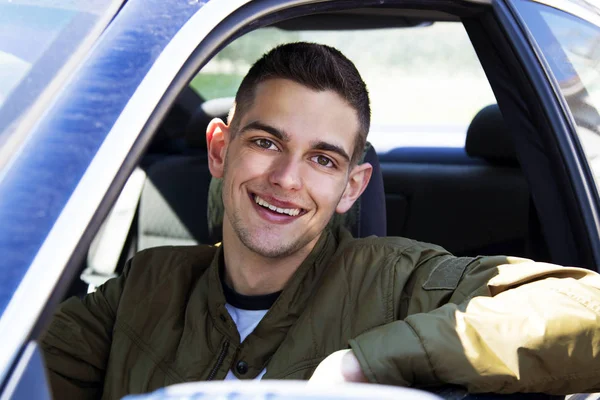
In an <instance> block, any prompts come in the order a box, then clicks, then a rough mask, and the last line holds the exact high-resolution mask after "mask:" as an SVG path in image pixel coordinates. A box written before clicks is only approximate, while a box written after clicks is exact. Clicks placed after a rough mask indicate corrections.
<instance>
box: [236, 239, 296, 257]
mask: <svg viewBox="0 0 600 400" xmlns="http://www.w3.org/2000/svg"><path fill="white" fill-rule="evenodd" d="M242 243H244V245H245V246H246V247H247V248H248V249H250V250H251V251H252V252H254V253H256V254H258V255H260V256H262V257H265V258H284V257H288V256H290V255H292V254H294V253H295V252H297V251H298V250H299V249H298V246H295V245H294V243H289V244H286V243H282V242H281V241H278V242H272V241H268V242H261V243H257V241H256V239H254V240H248V241H247V240H244V238H242Z"/></svg>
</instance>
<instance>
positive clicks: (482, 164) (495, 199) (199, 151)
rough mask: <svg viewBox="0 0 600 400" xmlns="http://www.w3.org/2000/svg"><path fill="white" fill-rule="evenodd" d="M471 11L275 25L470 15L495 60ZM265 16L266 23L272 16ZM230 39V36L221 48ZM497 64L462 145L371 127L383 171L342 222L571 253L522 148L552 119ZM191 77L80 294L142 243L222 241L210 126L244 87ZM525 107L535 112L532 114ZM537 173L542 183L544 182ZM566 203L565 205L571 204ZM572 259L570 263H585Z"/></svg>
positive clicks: (427, 104)
mask: <svg viewBox="0 0 600 400" xmlns="http://www.w3.org/2000/svg"><path fill="white" fill-rule="evenodd" d="M305 14H306V13H305ZM471 14H473V10H472V9H471V8H468V7H465V8H461V7H458V6H456V7H454V8H451V9H446V8H444V7H442V6H439V7H436V8H435V9H433V8H432V9H417V8H415V7H407V8H404V9H391V10H390V9H379V8H369V9H366V8H365V9H354V10H342V11H327V12H323V13H319V14H313V15H302V16H299V17H295V18H290V19H286V20H284V21H282V22H275V23H273V24H272V25H273V26H274V27H275V28H276V29H278V30H280V31H283V32H293V33H305V32H313V33H315V32H316V34H319V33H322V34H323V35H326V33H327V32H331V31H333V32H337V33H343V32H345V31H348V30H353V31H359V32H360V31H362V30H373V31H380V32H386V31H388V30H389V31H392V30H395V31H400V32H409V31H412V30H415V31H417V30H427V29H431V26H435V25H436V24H453V25H458V26H460V27H461V28H462V26H463V24H464V26H465V27H467V28H468V31H469V32H468V33H469V38H470V39H471V41H472V42H473V43H472V46H474V47H475V49H476V50H478V56H479V59H480V61H481V63H482V64H483V65H484V67H485V68H486V69H489V68H488V67H489V66H490V65H491V64H493V62H494V57H495V56H494V55H492V54H490V55H488V56H487V58H486V57H485V56H483V55H482V54H481V50H480V49H481V46H482V43H481V40H478V39H476V38H475V32H476V31H477V29H478V27H477V26H476V23H475V22H472V21H471V22H469V16H470V15H471ZM267 22H268V21H267ZM267 22H263V25H270V24H269V23H267ZM269 29H273V28H269ZM259 31H260V29H259ZM249 34H250V33H248V34H247V35H249ZM298 37H300V38H302V37H303V36H302V35H299V36H298ZM234 43H235V42H234ZM498 47H501V46H500V45H498ZM226 50H227V47H224V49H223V52H225V51H226ZM258 55H260V53H259V54H258ZM407 57H410V55H407ZM221 66H226V63H224V62H223V63H221ZM479 67H480V68H481V70H482V71H483V67H481V65H479ZM440 68H444V66H443V65H441V66H440ZM359 70H360V67H359ZM203 72H204V70H201V71H199V72H198V75H197V76H198V77H201V74H203ZM486 72H487V71H486ZM241 75H242V76H243V73H242V74H241ZM491 76H492V75H491V74H490V75H489V76H488V79H490V83H492V87H494V89H495V90H494V94H495V97H498V101H496V99H495V98H493V99H491V100H492V101H484V102H483V103H482V104H481V106H480V107H479V108H478V109H477V110H475V111H476V112H473V113H472V114H471V116H470V117H469V119H468V120H463V121H461V123H462V127H463V128H464V129H463V131H462V132H461V134H462V136H460V135H459V136H460V138H461V139H460V140H461V143H460V144H459V145H458V146H456V145H446V144H445V141H444V140H436V139H435V138H434V139H432V140H431V141H430V142H429V143H426V144H425V145H424V144H416V145H415V144H410V145H405V144H404V143H405V142H406V140H405V139H401V138H402V137H403V135H404V136H406V135H415V133H414V131H413V130H411V131H410V132H408V133H407V132H403V131H402V126H400V127H396V128H395V129H392V132H391V134H389V135H388V137H391V138H392V139H391V141H389V143H388V145H387V148H386V149H384V150H380V149H379V148H378V147H381V146H378V145H377V144H374V143H375V142H376V140H372V139H371V138H370V139H369V140H370V141H371V142H372V144H371V145H369V146H367V149H366V151H365V153H364V155H363V160H362V162H370V163H371V164H372V165H373V167H374V173H373V178H372V179H371V181H370V183H369V186H368V188H367V190H366V192H365V193H364V194H363V195H362V197H361V198H360V200H359V201H358V202H357V204H356V205H355V206H354V207H353V209H352V210H350V211H349V212H348V215H345V216H341V217H338V218H336V220H335V221H332V223H333V224H339V223H341V224H344V225H345V226H347V227H348V228H349V229H350V230H351V231H352V233H353V234H354V235H355V236H358V237H365V236H370V235H378V236H384V235H388V236H404V237H408V238H411V239H415V240H419V241H425V242H430V243H435V244H438V245H441V246H443V247H444V248H446V249H447V250H449V251H450V252H452V253H453V254H455V255H457V256H477V255H497V254H505V255H513V256H519V257H527V258H532V259H535V260H539V261H553V262H562V261H564V259H561V258H560V257H557V256H556V254H557V253H556V251H557V250H556V248H553V251H554V255H553V254H552V253H551V252H550V250H549V249H550V248H551V247H552V246H550V245H549V241H548V235H549V234H548V232H549V230H550V228H549V226H552V227H554V228H553V229H559V227H560V221H559V219H552V218H554V217H552V215H553V213H549V212H547V207H546V206H545V203H544V201H546V200H545V199H546V198H545V197H544V196H543V195H541V194H540V193H542V194H543V193H544V190H545V193H551V191H552V189H539V185H540V182H541V181H544V179H543V173H542V172H540V171H537V172H535V171H534V172H531V169H528V168H530V166H531V165H532V162H533V161H532V158H530V157H525V156H524V155H527V154H528V153H527V152H528V150H527V146H526V145H525V144H524V141H523V140H519V139H516V138H518V133H519V129H515V127H516V126H517V125H518V124H521V125H526V126H527V127H528V129H529V130H530V131H532V132H533V131H536V130H537V127H539V126H541V125H542V124H541V123H539V121H536V118H535V115H536V112H535V111H532V112H531V113H530V114H528V112H523V109H527V108H528V107H529V106H528V104H526V105H524V106H522V107H521V109H519V107H516V106H514V104H519V103H518V101H517V100H514V99H513V100H512V101H511V100H508V99H507V94H506V93H510V92H511V90H512V91H513V92H514V91H515V90H516V89H514V88H512V87H510V86H515V85H516V82H512V83H511V84H507V86H509V88H508V89H506V90H504V91H503V90H500V89H498V86H499V84H498V82H499V81H502V80H503V82H505V83H506V82H511V79H512V78H511V77H506V76H504V77H502V73H498V74H497V75H496V77H491ZM194 81H196V78H194ZM194 81H193V82H194ZM193 82H192V85H190V86H188V87H186V88H185V89H184V90H183V91H182V92H181V93H180V94H179V96H178V97H177V99H176V101H175V102H174V104H173V105H172V107H171V108H170V111H169V112H168V114H167V115H166V117H165V118H164V119H163V122H162V125H161V126H160V127H159V128H158V129H157V131H156V132H155V135H154V138H153V141H152V143H151V144H150V145H149V146H148V147H147V149H146V152H145V154H144V156H143V158H142V159H141V160H140V161H139V163H138V167H137V168H136V170H135V171H134V173H133V174H132V175H131V178H130V179H129V181H128V182H127V184H126V185H125V188H124V189H123V192H122V194H121V196H120V197H119V199H118V200H117V202H116V204H115V205H114V207H113V209H112V211H111V212H110V213H109V215H108V217H107V218H106V220H105V221H104V224H103V225H102V227H101V228H100V230H99V231H98V234H97V235H96V237H95V239H94V240H93V242H92V245H91V246H90V249H89V252H88V256H87V259H86V260H85V261H84V263H83V265H82V266H81V270H82V275H81V280H80V281H78V282H76V283H74V284H73V285H72V287H71V289H70V290H69V293H68V295H78V296H82V295H84V294H85V293H86V292H88V291H90V290H94V288H95V287H96V286H98V285H99V284H101V283H102V282H104V281H105V280H106V279H109V278H110V277H113V276H115V275H116V274H118V273H119V272H120V270H121V269H122V268H123V266H124V264H125V262H126V261H127V260H128V259H129V258H131V256H132V255H133V254H135V252H137V251H140V250H143V249H146V248H150V247H154V246H163V245H195V244H198V243H201V244H215V243H218V242H219V241H220V240H221V237H220V221H221V219H222V204H221V202H220V187H219V182H217V181H215V180H213V179H212V178H211V175H210V172H209V170H208V164H207V149H206V141H205V137H204V132H205V131H206V127H207V125H208V123H209V122H210V120H211V119H212V118H221V119H223V120H226V119H227V115H228V113H229V110H230V108H231V106H232V104H233V97H232V96H233V94H234V92H233V93H228V95H218V94H213V95H210V96H208V95H207V96H204V95H203V90H202V87H201V85H197V86H194V85H193ZM367 84H368V82H367ZM468 89H469V88H465V91H466V92H467V93H466V94H461V93H454V94H453V97H451V98H447V99H445V100H443V101H447V102H449V101H455V102H462V101H467V100H466V96H468V95H469V94H468ZM417 90H418V88H417ZM523 90H524V89H523ZM474 96H477V94H475V95H474ZM509 97H510V96H509ZM420 98H421V99H424V100H423V106H424V109H425V110H427V111H426V117H427V118H428V119H429V120H430V121H435V120H436V118H437V115H438V113H439V112H442V109H441V108H440V107H438V106H436V104H438V103H439V99H438V103H436V101H435V99H432V98H426V97H420ZM387 103H388V104H387V106H388V107H389V108H388V109H390V110H393V109H394V106H395V104H394V103H393V102H392V103H391V104H389V103H390V102H389V101H388V102H387ZM511 104H513V106H511ZM515 110H517V111H515ZM402 111H403V110H401V109H399V110H397V112H398V113H400V115H401V117H402V115H406V114H403V113H402ZM515 115H519V118H521V119H519V118H517V117H515ZM506 116H509V117H510V118H505V117H506ZM523 119H526V120H528V121H531V120H533V121H534V122H533V123H532V122H528V123H526V124H524V123H523ZM533 126H536V128H533ZM520 129H521V131H522V130H523V129H525V128H522V127H521V128H520ZM388 133H389V132H388ZM436 137H437V136H436ZM396 138H398V140H397V141H396ZM524 160H525V161H527V162H525V163H524V162H523V161H524ZM533 160H534V161H535V158H533ZM541 165H546V164H541ZM539 168H540V169H541V168H543V167H542V166H540V167H539ZM548 173H550V172H548ZM533 177H537V178H535V179H534V178H533ZM533 185H537V186H536V189H535V190H533ZM556 185H558V183H556ZM540 210H542V211H544V210H546V212H540ZM562 212H563V213H565V212H567V211H565V210H564V208H563V211H562ZM561 232H562V231H561ZM567 232H568V230H567ZM566 234H568V233H566ZM570 240H571V241H572V240H575V239H570ZM553 243H556V241H554V242H553ZM571 260H572V263H571V264H572V265H576V264H577V263H578V262H579V263H582V261H581V260H577V259H575V258H571Z"/></svg>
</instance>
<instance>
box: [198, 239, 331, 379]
mask: <svg viewBox="0 0 600 400" xmlns="http://www.w3.org/2000/svg"><path fill="white" fill-rule="evenodd" d="M336 248H337V239H336V237H335V235H333V234H332V233H331V231H330V230H329V229H326V230H325V231H323V234H322V235H321V237H320V238H319V240H318V241H317V244H316V245H315V247H314V249H313V250H312V251H311V253H310V254H309V255H308V257H307V258H306V259H305V260H304V261H303V262H302V264H300V267H298V270H296V272H295V273H294V275H292V278H291V279H290V280H289V282H288V283H287V284H286V286H285V287H284V289H283V291H282V293H281V295H280V296H279V298H278V299H277V301H275V303H274V304H273V306H272V307H271V308H270V309H269V311H268V312H267V314H266V315H265V316H264V318H263V319H262V320H261V322H260V323H259V324H258V326H257V327H256V329H255V330H254V332H252V334H251V335H250V336H248V337H247V338H246V340H245V341H244V344H243V345H242V346H241V347H240V349H239V352H240V353H239V358H240V359H243V360H246V361H247V362H248V364H249V367H250V368H249V371H248V374H247V375H246V376H247V377H249V378H252V377H253V376H255V375H257V374H258V373H259V372H260V371H262V369H263V368H264V366H265V365H266V363H267V361H268V360H269V358H270V357H271V355H272V354H273V353H274V352H275V350H277V348H278V347H279V345H280V344H281V342H282V341H283V339H284V338H285V337H286V335H287V332H288V329H289V328H290V327H291V326H292V325H293V324H294V322H295V321H296V320H297V319H298V316H299V315H300V314H301V313H302V311H303V310H304V308H305V305H306V303H307V300H308V299H309V298H310V296H311V295H312V294H313V293H314V291H315V289H316V287H317V286H318V285H319V281H320V278H321V276H322V275H323V272H324V270H325V269H326V266H327V265H328V264H329V262H328V261H329V260H330V258H331V257H332V256H333V254H334V253H335V251H336ZM223 263H224V261H223V248H222V247H221V248H219V249H218V251H217V253H216V254H215V257H214V258H213V261H212V263H211V265H210V267H209V270H208V276H207V278H208V303H209V304H208V309H209V314H210V318H211V319H212V322H213V323H214V324H215V327H216V328H217V329H218V330H219V331H221V332H222V333H223V334H225V336H227V337H228V339H229V341H230V342H231V344H232V345H236V346H237V345H239V341H240V338H239V334H238V332H237V328H236V327H235V324H234V323H233V321H232V320H231V318H230V317H229V314H228V312H227V310H226V308H225V296H224V294H223V287H222V284H221V278H220V276H219V275H220V274H219V268H220V267H221V265H222V264H223Z"/></svg>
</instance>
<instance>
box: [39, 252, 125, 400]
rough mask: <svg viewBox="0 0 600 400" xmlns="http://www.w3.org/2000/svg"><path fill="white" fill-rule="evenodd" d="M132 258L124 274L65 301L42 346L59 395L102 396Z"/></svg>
mask: <svg viewBox="0 0 600 400" xmlns="http://www.w3.org/2000/svg"><path fill="white" fill-rule="evenodd" d="M129 267H130V262H128V263H127V265H126V267H125V269H124V272H123V274H122V275H121V276H120V277H118V278H114V279H111V280H109V281H107V282H106V283H105V284H104V285H102V286H100V287H98V288H97V289H96V291H95V292H94V293H91V294H88V295H87V296H85V297H84V298H83V299H79V298H76V297H72V298H70V299H68V300H66V301H65V302H63V303H62V304H61V305H60V306H59V308H58V310H57V311H56V313H55V314H54V317H53V319H52V321H51V323H50V326H49V328H48V330H47V332H46V334H45V335H44V337H43V339H42V342H41V347H42V350H43V352H44V359H45V362H46V367H47V371H48V377H49V379H50V386H51V387H52V392H53V394H54V397H55V398H60V399H63V398H64V399H98V398H100V397H101V396H102V387H103V382H104V372H105V369H106V365H107V360H108V356H109V353H110V347H111V338H112V330H113V326H114V323H115V316H116V311H117V307H118V304H119V300H120V298H121V293H122V291H123V287H124V284H125V280H126V278H127V275H128V273H129Z"/></svg>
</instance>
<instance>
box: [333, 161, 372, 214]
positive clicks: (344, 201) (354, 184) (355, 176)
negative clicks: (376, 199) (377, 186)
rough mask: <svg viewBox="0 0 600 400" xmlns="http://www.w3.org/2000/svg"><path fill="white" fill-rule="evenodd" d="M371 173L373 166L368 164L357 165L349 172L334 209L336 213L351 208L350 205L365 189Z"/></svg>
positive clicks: (341, 212)
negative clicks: (344, 187)
mask: <svg viewBox="0 0 600 400" xmlns="http://www.w3.org/2000/svg"><path fill="white" fill-rule="evenodd" d="M372 173H373V166H372V165H371V164H369V163H364V164H361V165H357V166H356V167H354V168H352V171H350V176H349V177H348V183H347V184H346V189H345V190H344V193H343V194H342V198H341V199H340V201H339V203H338V205H337V207H336V208H335V211H336V212H337V213H339V214H343V213H345V212H346V211H348V210H349V209H350V207H352V204H354V202H355V201H356V199H358V198H359V197H360V195H361V194H362V193H363V192H364V191H365V189H366V188H367V185H368V184H369V180H370V179H371V174H372Z"/></svg>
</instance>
